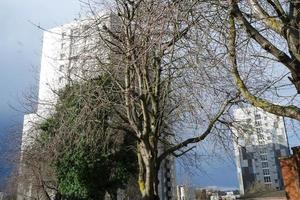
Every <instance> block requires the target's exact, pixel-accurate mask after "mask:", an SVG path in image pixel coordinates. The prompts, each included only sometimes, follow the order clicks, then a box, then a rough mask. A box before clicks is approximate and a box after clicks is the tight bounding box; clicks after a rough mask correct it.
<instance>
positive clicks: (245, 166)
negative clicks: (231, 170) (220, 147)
mask: <svg viewBox="0 0 300 200" xmlns="http://www.w3.org/2000/svg"><path fill="white" fill-rule="evenodd" d="M234 120H235V122H234V124H235V125H234V131H233V132H234V135H235V138H236V140H235V141H234V147H235V148H234V149H235V157H236V167H237V177H238V182H239V189H240V194H241V195H243V194H245V193H246V192H247V191H249V190H250V189H251V187H252V188H253V187H255V185H257V186H262V185H263V186H266V187H271V188H274V189H277V190H281V189H283V180H282V175H281V170H280V165H279V160H278V158H279V157H282V156H288V155H289V145H288V138H287V133H286V129H285V123H284V119H283V118H282V117H279V116H276V115H273V114H270V113H267V112H265V111H263V110H262V109H259V108H254V107H247V108H243V109H242V108H240V109H236V110H235V112H234Z"/></svg>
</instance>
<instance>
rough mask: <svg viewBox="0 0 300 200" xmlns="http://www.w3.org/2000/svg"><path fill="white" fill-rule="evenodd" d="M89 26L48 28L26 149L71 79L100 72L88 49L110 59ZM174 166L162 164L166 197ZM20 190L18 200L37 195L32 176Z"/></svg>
mask: <svg viewBox="0 0 300 200" xmlns="http://www.w3.org/2000/svg"><path fill="white" fill-rule="evenodd" d="M103 16H108V17H103V23H105V25H106V26H107V27H112V25H113V24H115V21H114V18H113V17H112V16H111V15H110V14H109V15H107V14H103ZM89 27H90V25H89V20H83V21H75V22H72V23H69V24H66V25H63V26H59V27H56V28H53V29H50V30H47V31H45V32H44V37H43V49H42V58H41V67H40V80H39V90H38V93H39V94H38V105H37V110H36V112H35V113H30V114H26V115H24V123H23V135H22V146H21V150H22V151H23V150H24V149H26V147H27V146H28V145H30V144H32V142H34V140H35V138H36V135H37V134H38V131H36V129H35V127H36V125H37V124H39V122H41V121H42V120H44V119H45V118H47V117H49V116H50V115H51V114H52V113H53V112H54V109H55V104H56V102H57V100H58V95H57V92H58V91H59V90H60V89H62V88H64V87H65V86H66V85H67V84H68V83H69V81H80V79H81V78H83V77H84V76H85V74H84V73H85V72H87V73H89V74H93V75H97V74H99V73H100V72H99V71H96V69H93V68H92V66H95V65H94V64H93V63H91V62H93V60H92V59H90V60H89V59H88V56H85V55H84V54H85V52H88V53H89V54H90V53H91V51H97V52H96V53H97V55H101V56H103V58H102V59H103V60H104V61H105V60H108V59H107V58H108V56H109V50H107V49H105V48H104V45H103V49H99V48H94V47H95V46H94V45H99V40H97V41H98V42H97V43H96V42H95V41H94V39H95V38H93V35H92V33H91V32H89V33H87V35H86V36H85V31H86V30H87V29H88V28H89ZM99 51H101V52H99ZM79 54H80V55H79ZM78 63H79V64H78ZM79 67H80V68H79ZM84 68H86V69H84ZM21 159H22V155H21ZM174 166H175V165H174V161H173V159H166V160H165V161H164V162H163V164H162V169H161V170H160V183H161V184H160V188H159V190H160V196H161V199H162V200H171V199H173V183H174V173H173V171H174V169H173V168H174ZM24 168H26V166H20V170H19V171H20V174H22V171H23V170H24ZM18 194H19V195H18V197H17V199H18V200H24V199H32V197H33V196H34V195H36V194H33V189H32V185H31V182H30V179H28V182H27V183H21V184H19V186H18Z"/></svg>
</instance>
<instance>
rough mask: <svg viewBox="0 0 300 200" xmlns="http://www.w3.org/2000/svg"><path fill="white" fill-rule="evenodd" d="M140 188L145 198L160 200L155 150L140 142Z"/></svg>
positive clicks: (144, 199)
mask: <svg viewBox="0 0 300 200" xmlns="http://www.w3.org/2000/svg"><path fill="white" fill-rule="evenodd" d="M138 161H139V180H138V183H139V189H140V192H141V194H142V199H143V200H159V196H158V169H159V168H158V167H157V163H156V161H157V156H156V153H155V152H152V151H151V148H148V145H144V143H143V142H140V143H139V144H138Z"/></svg>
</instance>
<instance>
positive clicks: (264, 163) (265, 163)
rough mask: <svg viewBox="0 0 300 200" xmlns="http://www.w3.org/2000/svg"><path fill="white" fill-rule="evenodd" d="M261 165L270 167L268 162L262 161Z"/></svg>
mask: <svg viewBox="0 0 300 200" xmlns="http://www.w3.org/2000/svg"><path fill="white" fill-rule="evenodd" d="M261 166H262V168H268V167H269V164H268V162H262V163H261Z"/></svg>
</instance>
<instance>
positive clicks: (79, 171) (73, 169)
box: [40, 76, 137, 200]
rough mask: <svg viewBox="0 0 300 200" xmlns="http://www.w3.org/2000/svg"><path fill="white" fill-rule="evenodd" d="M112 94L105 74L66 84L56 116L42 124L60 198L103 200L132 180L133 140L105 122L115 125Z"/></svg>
mask: <svg viewBox="0 0 300 200" xmlns="http://www.w3.org/2000/svg"><path fill="white" fill-rule="evenodd" d="M115 94H117V93H116V92H115V88H114V86H113V85H112V82H111V81H110V80H109V79H108V78H106V77H104V76H102V77H99V78H98V79H93V80H90V81H88V82H86V83H84V84H76V85H73V86H67V87H66V89H65V90H64V91H61V94H60V99H59V101H58V104H57V106H56V113H55V114H54V115H53V116H52V117H51V118H49V119H47V120H46V121H45V122H44V123H43V124H41V125H40V129H41V130H42V134H41V137H42V140H43V141H45V142H47V143H49V142H52V143H53V144H55V145H54V146H55V147H56V149H55V152H54V153H53V160H52V161H51V164H52V166H53V167H54V168H55V172H56V176H57V179H58V189H59V193H60V194H61V196H62V199H68V200H69V199H70V200H71V199H72V200H98V199H99V200H101V199H103V198H104V194H105V192H109V193H115V192H116V190H117V189H118V188H124V187H125V186H126V184H127V182H128V180H129V178H130V177H132V176H135V174H136V171H137V158H136V153H135V148H134V147H135V141H134V139H133V138H132V137H130V135H129V134H128V133H126V132H125V131H120V130H115V129H112V128H110V124H109V123H112V121H113V123H118V118H117V117H116V114H115V113H114V112H113V110H114V107H113V106H114V105H115V104H114V103H116V102H117V100H118V96H117V95H115Z"/></svg>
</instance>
